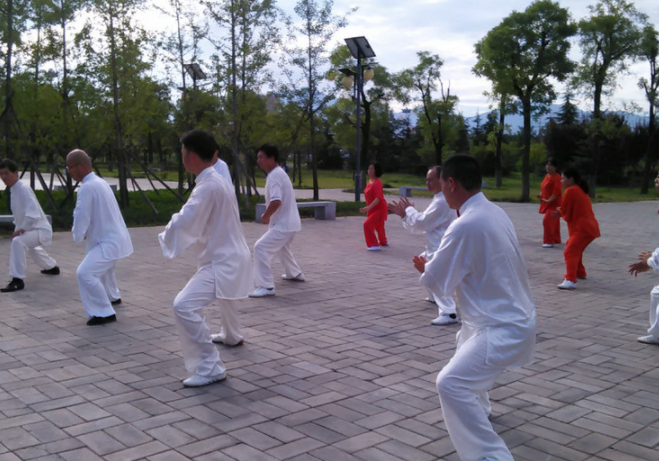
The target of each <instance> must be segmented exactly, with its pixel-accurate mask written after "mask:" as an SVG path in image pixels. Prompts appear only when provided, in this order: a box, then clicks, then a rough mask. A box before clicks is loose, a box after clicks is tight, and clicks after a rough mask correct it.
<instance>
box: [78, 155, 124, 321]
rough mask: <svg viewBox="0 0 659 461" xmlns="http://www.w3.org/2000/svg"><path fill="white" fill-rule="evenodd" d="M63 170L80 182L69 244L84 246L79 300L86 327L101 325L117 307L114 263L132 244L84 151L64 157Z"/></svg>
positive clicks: (118, 297) (109, 192)
mask: <svg viewBox="0 0 659 461" xmlns="http://www.w3.org/2000/svg"><path fill="white" fill-rule="evenodd" d="M66 169H67V170H68V172H69V175H70V176H71V177H72V178H73V179H74V180H75V181H82V185H81V186H80V189H79V190H78V198H77V200H76V207H75V210H74V211H73V229H72V233H73V241H74V242H76V243H81V242H83V241H85V242H86V245H87V254H86V256H85V258H84V259H83V260H82V262H81V263H80V266H78V271H77V276H78V288H79V289H80V300H81V301H82V305H83V307H84V308H85V312H86V313H87V317H88V321H87V325H90V326H93V325H104V324H106V323H110V322H114V321H116V320H117V316H116V313H115V311H114V308H113V307H112V305H113V304H114V305H116V304H120V303H121V293H120V292H119V288H118V287H117V280H116V277H115V267H116V265H117V260H119V259H122V258H126V257H127V256H130V255H131V254H132V253H133V243H132V241H131V239H130V234H128V229H127V228H126V223H125V222H124V218H123V216H122V215H121V211H119V206H118V204H117V199H116V197H115V196H114V193H113V192H112V189H110V186H109V185H108V183H107V182H105V180H103V179H101V178H99V177H98V176H96V175H95V174H94V172H93V171H92V162H91V159H90V158H89V156H88V155H87V154H86V153H85V151H82V150H79V149H76V150H74V151H71V152H70V153H69V155H67V156H66Z"/></svg>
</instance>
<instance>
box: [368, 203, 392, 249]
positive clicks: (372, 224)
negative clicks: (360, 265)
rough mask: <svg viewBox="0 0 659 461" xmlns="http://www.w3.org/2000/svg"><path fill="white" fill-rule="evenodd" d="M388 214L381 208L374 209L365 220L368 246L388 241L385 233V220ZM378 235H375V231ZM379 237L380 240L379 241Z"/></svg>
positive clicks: (383, 243)
mask: <svg viewBox="0 0 659 461" xmlns="http://www.w3.org/2000/svg"><path fill="white" fill-rule="evenodd" d="M386 218H387V215H386V214H385V213H383V212H382V211H380V210H377V211H372V212H371V213H369V214H368V215H367V216H366V220H365V221H364V238H365V239H366V246H367V247H369V248H370V247H376V246H379V245H385V244H386V243H387V235H386V234H385V233H384V222H385V220H386ZM376 232H377V233H378V236H377V237H376V236H375V233H376ZM378 239H379V241H378Z"/></svg>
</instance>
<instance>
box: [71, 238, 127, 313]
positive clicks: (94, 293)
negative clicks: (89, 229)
mask: <svg viewBox="0 0 659 461" xmlns="http://www.w3.org/2000/svg"><path fill="white" fill-rule="evenodd" d="M116 265H117V261H116V260H115V259H106V258H105V257H104V256H103V251H101V247H100V246H96V247H94V248H92V249H91V250H90V251H89V252H88V253H87V254H86V255H85V258H84V259H83V260H82V262H81V263H80V265H79V266H78V270H77V272H76V275H77V276H78V289H79V290H80V300H81V301H82V306H83V307H84V308H85V312H86V313H87V317H89V318H91V317H109V316H110V315H114V314H115V312H114V308H113V307H112V304H110V302H111V301H114V300H117V299H119V298H121V293H120V292H119V288H118V287H117V279H116V277H115V274H114V270H115V267H116Z"/></svg>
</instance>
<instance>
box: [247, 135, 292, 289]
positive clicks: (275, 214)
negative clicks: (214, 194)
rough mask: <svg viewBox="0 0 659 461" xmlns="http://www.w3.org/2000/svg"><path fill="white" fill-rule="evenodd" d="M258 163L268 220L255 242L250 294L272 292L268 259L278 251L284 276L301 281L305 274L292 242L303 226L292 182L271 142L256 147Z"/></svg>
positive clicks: (265, 213)
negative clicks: (266, 229)
mask: <svg viewBox="0 0 659 461" xmlns="http://www.w3.org/2000/svg"><path fill="white" fill-rule="evenodd" d="M256 162H257V163H258V165H259V167H260V168H261V169H262V170H263V171H265V174H267V175H268V176H267V178H266V181H265V206H266V208H265V212H264V213H263V215H261V222H262V223H263V224H269V227H268V231H267V232H266V233H265V234H263V236H262V237H261V238H260V239H259V240H258V241H257V242H256V244H255V245H254V278H255V282H256V290H254V291H253V292H251V293H250V294H249V296H250V297H252V298H261V297H263V296H274V294H275V282H274V279H273V277H272V270H271V269H270V262H271V261H272V258H273V257H274V255H275V254H278V255H279V259H281V263H282V265H283V266H284V271H285V273H284V275H283V276H282V278H283V279H284V280H290V281H294V282H304V280H305V279H304V274H303V273H302V271H301V270H300V267H299V266H298V265H297V262H296V261H295V258H294V257H293V253H292V252H291V243H292V242H293V237H295V234H296V233H297V232H300V230H302V223H301V222H300V212H299V211H298V209H297V202H296V201H295V192H294V191H293V184H292V183H291V180H290V179H289V177H288V175H287V174H286V172H285V171H284V170H283V169H282V168H281V167H280V166H279V163H278V162H279V151H278V150H277V147H275V146H273V145H272V144H263V145H262V146H261V147H259V150H258V154H257V156H256Z"/></svg>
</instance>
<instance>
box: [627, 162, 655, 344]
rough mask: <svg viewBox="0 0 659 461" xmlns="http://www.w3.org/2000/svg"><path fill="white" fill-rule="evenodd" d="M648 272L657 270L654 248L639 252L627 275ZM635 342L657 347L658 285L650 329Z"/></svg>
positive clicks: (653, 290) (651, 296)
mask: <svg viewBox="0 0 659 461" xmlns="http://www.w3.org/2000/svg"><path fill="white" fill-rule="evenodd" d="M654 188H655V189H656V190H657V192H659V175H658V176H657V177H656V178H655V180H654ZM657 213H659V211H657ZM649 270H654V271H656V270H659V248H656V249H655V250H654V252H652V253H650V252H649V251H643V252H641V253H640V254H639V255H638V262H636V263H634V264H630V265H629V273H630V274H633V275H634V277H636V276H637V275H638V273H639V272H647V271H649ZM637 341H638V342H640V343H645V344H657V345H659V285H657V286H655V287H654V288H653V289H652V291H651V292H650V328H648V334H647V335H643V336H639V337H638V338H637Z"/></svg>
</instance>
